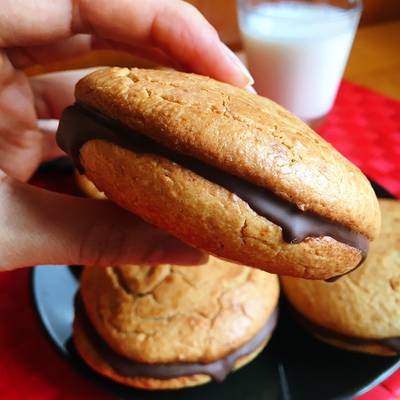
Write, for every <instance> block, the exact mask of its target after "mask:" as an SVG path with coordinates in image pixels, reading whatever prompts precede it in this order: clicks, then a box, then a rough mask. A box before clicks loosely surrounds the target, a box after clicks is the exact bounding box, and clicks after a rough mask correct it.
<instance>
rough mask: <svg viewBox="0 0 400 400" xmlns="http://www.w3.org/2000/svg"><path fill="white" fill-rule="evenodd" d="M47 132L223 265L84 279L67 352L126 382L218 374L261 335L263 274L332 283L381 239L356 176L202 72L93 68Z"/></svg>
mask: <svg viewBox="0 0 400 400" xmlns="http://www.w3.org/2000/svg"><path fill="white" fill-rule="evenodd" d="M57 138H58V143H59V145H60V146H61V148H62V149H64V150H65V151H66V152H67V153H68V154H69V155H70V156H71V158H72V160H73V161H74V164H75V166H76V168H77V169H78V171H79V172H80V173H82V174H83V173H84V174H85V176H87V178H89V180H90V181H89V182H86V183H84V184H89V185H91V184H92V183H91V182H93V184H94V185H95V187H94V186H93V187H91V189H95V188H98V190H99V191H100V192H101V193H103V194H102V195H101V197H102V198H105V197H106V198H108V199H109V200H110V201H113V202H115V203H116V204H118V205H119V206H121V207H124V208H126V209H127V210H129V211H131V212H133V213H135V214H136V215H138V216H140V217H141V218H143V219H144V220H145V221H147V222H149V223H151V224H153V225H156V226H158V227H159V228H162V229H164V230H166V231H168V232H170V233H171V234H173V235H175V236H176V237H178V238H179V239H181V240H183V241H185V242H187V243H189V244H191V245H193V246H196V247H198V248H201V249H203V250H205V251H207V252H209V253H210V254H213V255H214V256H216V257H221V258H223V259H224V260H226V261H220V260H219V259H217V258H215V257H211V258H210V261H209V263H208V264H206V265H204V266H200V267H196V268H193V269H190V270H189V269H188V268H185V267H177V266H173V265H158V266H116V267H109V268H107V269H100V268H96V267H87V268H86V269H85V270H84V272H83V276H82V282H81V291H80V297H79V300H78V301H77V313H76V320H75V324H74V339H75V343H76V346H77V349H78V351H79V352H80V354H81V355H82V357H83V358H84V359H85V360H86V361H87V362H88V363H89V364H90V365H91V366H92V367H93V368H95V369H96V370H97V371H99V372H100V373H102V374H104V375H107V376H109V377H111V378H113V379H115V380H117V381H120V382H123V383H127V384H129V385H133V386H138V387H146V388H177V387H183V386H191V385H196V384H199V383H203V382H205V381H207V380H208V379H209V378H210V377H214V378H216V379H219V380H220V379H222V378H223V377H224V376H225V375H226V374H227V372H229V370H231V369H235V368H237V367H239V366H240V365H243V364H245V363H246V362H249V361H250V360H251V359H252V358H253V357H254V356H255V355H256V354H257V353H258V352H259V351H260V350H261V349H262V348H263V346H264V345H265V344H266V342H267V341H268V339H269V337H270V335H271V333H272V330H273V328H274V326H275V322H276V303H277V298H278V291H279V289H278V283H277V278H276V276H274V275H271V274H269V273H273V274H280V275H290V276H293V277H301V278H305V279H314V280H315V279H322V280H332V279H336V278H338V277H340V276H342V275H344V274H347V273H349V272H350V271H353V270H355V269H356V268H357V267H358V266H360V265H361V264H362V262H363V260H364V259H365V258H366V256H367V252H368V245H369V242H370V241H371V240H373V239H375V237H376V236H377V235H378V232H379V228H380V210H379V205H378V202H377V199H376V196H375V194H374V192H373V190H372V188H371V186H370V184H369V182H368V180H367V179H366V178H365V176H364V175H363V174H362V173H361V172H360V170H359V169H358V168H357V167H355V166H354V165H352V164H351V163H350V162H349V161H347V160H346V159H345V158H344V157H342V156H341V155H340V154H339V153H338V152H337V151H336V150H335V149H334V148H333V147H332V146H330V145H329V144H328V143H326V142H325V141H324V140H323V139H322V138H321V137H319V136H318V135H317V134H316V133H315V132H313V131H312V130H311V129H310V128H309V127H308V126H307V125H306V124H304V123H303V122H301V121H300V120H299V119H297V118H296V117H294V116H293V115H291V114H290V113H288V112H287V111H286V110H284V109H283V108H281V107H280V106H278V105H277V104H275V103H273V102H271V101H269V100H268V99H265V98H262V97H260V96H257V95H255V94H250V93H248V92H246V91H245V90H242V89H239V88H234V87H232V86H230V85H227V84H224V83H221V82H217V81H214V80H212V79H209V78H206V77H202V76H198V75H194V74H186V73H181V72H176V71H161V70H140V69H127V68H105V69H101V70H98V71H96V72H94V73H92V74H90V75H88V76H87V77H85V78H83V79H82V80H81V81H80V82H79V83H78V85H77V87H76V103H75V104H74V105H72V106H71V107H69V108H67V109H66V110H65V111H64V113H63V116H62V118H61V121H60V126H59V130H58V136H57ZM93 193H96V190H95V191H94V192H92V194H91V195H92V196H93ZM237 263H240V264H242V265H248V266H251V267H255V268H252V269H249V268H248V267H244V266H238V265H237ZM261 270H264V271H261ZM265 271H267V272H268V273H267V272H265ZM205 290H206V291H207V295H205V294H204V293H205V292H204V291H205Z"/></svg>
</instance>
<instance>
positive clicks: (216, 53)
mask: <svg viewBox="0 0 400 400" xmlns="http://www.w3.org/2000/svg"><path fill="white" fill-rule="evenodd" d="M0 28H1V29H0V32H1V33H0V46H2V47H15V46H18V47H21V46H31V45H35V44H45V43H49V42H54V41H55V40H57V39H61V38H65V37H69V36H71V35H74V34H76V33H92V34H96V35H97V36H99V37H102V38H104V39H109V40H113V41H118V42H120V43H123V44H126V45H142V46H144V45H149V46H152V47H158V48H160V49H161V50H163V51H164V52H165V53H166V54H168V55H169V56H170V57H171V58H173V59H175V60H177V61H178V62H179V63H180V64H181V65H183V66H184V67H185V68H186V69H188V70H190V71H193V72H196V73H199V74H203V75H208V76H211V77H213V78H215V79H218V80H222V81H225V82H229V83H231V84H234V85H237V86H240V87H244V86H247V85H249V84H252V83H253V81H252V79H251V76H250V75H249V73H248V72H247V70H246V69H245V67H244V66H243V64H241V62H240V61H239V60H238V59H237V58H235V56H234V55H233V53H231V52H230V50H229V49H227V48H226V46H224V45H223V43H222V42H221V41H220V39H219V37H218V34H217V33H216V31H215V29H214V28H213V27H212V26H211V25H210V24H209V23H208V22H207V20H206V19H205V18H204V17H203V16H202V15H201V14H200V12H199V11H197V9H196V8H194V7H193V6H191V5H189V4H188V3H186V2H183V1H181V0H147V1H142V0H115V1H109V0H97V1H91V0H75V1H74V0H57V1H54V0H42V1H40V2H37V1H33V0H29V1H24V2H15V1H14V0H3V1H2V13H1V14H0Z"/></svg>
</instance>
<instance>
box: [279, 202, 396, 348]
mask: <svg viewBox="0 0 400 400" xmlns="http://www.w3.org/2000/svg"><path fill="white" fill-rule="evenodd" d="M380 206H381V209H382V232H381V236H380V237H379V239H377V241H376V242H374V243H373V244H372V246H371V249H370V254H369V257H368V259H367V260H366V262H365V264H364V265H363V267H362V268H360V269H358V270H357V271H354V272H352V273H351V274H348V275H346V276H344V277H343V278H341V279H339V280H338V281H336V282H335V283H326V282H319V281H307V280H304V279H296V278H291V277H282V286H283V289H284V292H285V295H286V297H287V299H288V301H289V303H290V305H291V306H292V308H293V315H294V317H295V318H296V320H297V321H298V322H299V324H300V325H301V326H303V327H304V328H305V329H306V330H307V331H309V332H310V333H311V334H312V335H314V336H315V337H316V338H318V339H320V340H322V341H324V342H326V343H329V344H331V345H333V346H337V347H340V348H343V349H346V350H351V351H358V352H364V353H370V354H377V355H382V356H392V355H396V354H397V355H398V354H400V202H399V201H396V200H380Z"/></svg>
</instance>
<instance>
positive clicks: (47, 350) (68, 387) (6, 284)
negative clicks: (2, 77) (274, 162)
mask: <svg viewBox="0 0 400 400" xmlns="http://www.w3.org/2000/svg"><path fill="white" fill-rule="evenodd" d="M320 133H321V135H323V136H324V137H325V138H326V139H327V140H328V141H330V142H331V143H332V144H334V145H335V146H336V147H337V148H338V149H339V150H340V151H341V152H342V153H343V154H344V155H345V156H347V157H348V158H349V159H351V160H352V161H353V162H354V163H355V164H357V165H358V166H359V167H360V168H361V169H362V170H363V171H364V172H365V173H366V174H368V175H369V176H370V177H372V178H373V179H375V180H376V181H377V182H379V183H380V184H382V185H383V186H384V187H386V188H387V189H388V190H389V191H391V192H392V193H393V194H395V195H397V196H400V179H399V177H400V162H399V159H400V102H396V101H394V100H390V99H387V98H385V97H383V96H381V95H379V94H376V93H373V92H371V91H369V90H366V89H364V88H361V87H359V86H356V85H354V84H350V83H348V82H345V83H343V85H342V87H341V89H340V92H339V95H338V99H337V102H336V105H335V108H334V110H333V112H332V113H331V115H330V116H329V118H328V120H327V122H326V124H325V125H324V127H323V128H321V130H320ZM36 183H39V184H41V185H44V186H50V187H51V186H54V182H53V185H52V184H51V182H50V185H49V182H48V181H43V178H42V179H41V180H39V181H38V180H37V179H36ZM0 326H1V328H0V360H1V361H0V398H1V399H8V400H13V399H26V400H33V399H40V400H50V399H59V400H67V399H74V400H81V399H85V400H86V399H93V398H96V399H98V400H106V399H111V396H110V395H109V394H106V393H104V392H103V391H102V390H100V389H99V388H97V387H96V385H95V384H94V383H92V382H91V381H89V380H88V379H86V378H85V377H83V376H81V375H80V374H79V373H78V372H76V371H74V369H73V368H72V367H71V366H70V365H69V364H68V363H67V362H66V361H65V360H64V359H63V357H62V356H61V355H60V354H58V352H57V351H56V350H55V348H54V347H53V346H52V344H51V343H50V342H49V340H48V338H47V337H46V336H45V335H44V333H43V331H42V328H41V326H40V324H39V321H38V319H37V317H36V315H35V312H34V310H33V304H32V299H31V293H30V286H29V270H28V269H23V270H19V271H14V272H6V273H1V274H0ZM396 397H398V398H400V372H399V371H398V372H397V373H396V374H394V375H393V376H392V377H391V378H389V379H388V380H387V381H385V382H384V383H383V384H381V385H379V386H377V387H376V388H375V389H373V390H372V391H370V392H369V393H367V394H365V395H363V396H361V397H360V398H359V399H360V400H389V399H395V398H396Z"/></svg>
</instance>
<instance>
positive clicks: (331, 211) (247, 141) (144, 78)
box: [59, 68, 380, 241]
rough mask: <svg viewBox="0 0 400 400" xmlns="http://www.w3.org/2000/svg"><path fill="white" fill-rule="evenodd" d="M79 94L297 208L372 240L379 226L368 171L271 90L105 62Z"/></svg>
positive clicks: (111, 115) (144, 131) (113, 115)
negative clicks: (258, 91)
mask: <svg viewBox="0 0 400 400" xmlns="http://www.w3.org/2000/svg"><path fill="white" fill-rule="evenodd" d="M76 99H77V101H78V102H79V103H81V104H84V105H86V106H89V107H91V108H93V109H95V110H96V111H98V112H100V113H102V114H104V115H106V116H107V117H109V118H112V119H113V120H117V121H119V122H120V123H122V124H124V125H125V126H127V127H129V128H130V129H132V130H133V131H135V132H138V133H140V135H144V136H146V137H150V138H151V139H152V140H153V141H155V142H156V143H159V144H161V145H162V146H164V147H166V148H168V149H170V150H173V151H174V152H177V153H179V154H184V155H185V156H189V157H192V158H193V159H195V160H199V161H200V162H202V163H204V164H206V165H208V166H211V167H214V168H216V169H218V170H220V171H224V172H226V173H228V174H230V175H232V176H235V177H238V178H239V179H242V180H244V181H246V182H248V183H250V184H253V185H255V186H257V187H261V188H266V189H268V190H269V191H271V192H272V193H273V194H274V195H276V196H277V197H278V198H280V199H282V200H283V201H286V202H288V203H290V204H291V205H293V206H295V208H296V209H297V210H298V211H299V212H305V211H307V212H310V213H313V214H315V215H317V216H320V217H322V218H324V219H326V220H328V221H332V222H334V223H337V224H340V225H342V226H344V227H346V228H348V229H349V230H351V231H353V232H355V233H358V234H361V235H363V236H365V237H366V238H367V239H369V240H373V239H374V238H375V237H376V236H377V234H378V231H379V227H380V212H379V206H378V203H377V199H376V196H375V194H374V192H373V190H372V188H371V186H370V184H369V182H368V180H367V179H366V177H365V176H364V175H363V174H362V173H361V171H360V170H359V169H358V168H357V167H355V166H354V165H353V164H351V163H350V162H349V161H348V160H346V159H345V158H344V157H343V156H342V155H341V154H340V153H338V152H337V151H336V150H335V149H334V148H333V147H332V146H331V145H330V144H328V143H327V142H325V141H324V140H323V139H322V138H321V137H320V136H319V135H317V134H316V133H315V132H314V131H313V130H312V129H310V128H309V127H308V126H307V125H306V124H304V123H303V122H302V121H300V120H299V119H298V118H296V117H295V116H293V115H292V114H290V113H289V112H287V111H286V110H284V109H283V108H282V107H280V106H279V105H277V104H275V103H274V102H272V101H270V100H268V99H266V98H263V97H261V96H257V95H254V94H250V93H248V92H246V91H245V90H243V89H239V88H235V87H232V86H230V85H228V84H224V83H221V82H217V81H215V80H213V79H210V78H207V77H203V76H198V75H194V74H186V73H180V72H176V71H161V70H140V69H135V68H134V69H127V68H106V69H101V70H98V71H96V72H94V73H92V74H90V75H89V76H87V77H85V78H83V79H82V80H81V81H80V82H79V83H78V85H77V87H76ZM59 142H60V139H59ZM61 142H62V140H61ZM61 146H62V147H64V148H65V144H64V146H63V143H61ZM95 183H97V182H95ZM101 189H102V190H104V189H105V188H104V187H102V188H101ZM106 189H107V188H106ZM106 191H107V190H106ZM111 198H112V196H111ZM328 236H329V235H328ZM189 241H190V240H189Z"/></svg>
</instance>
